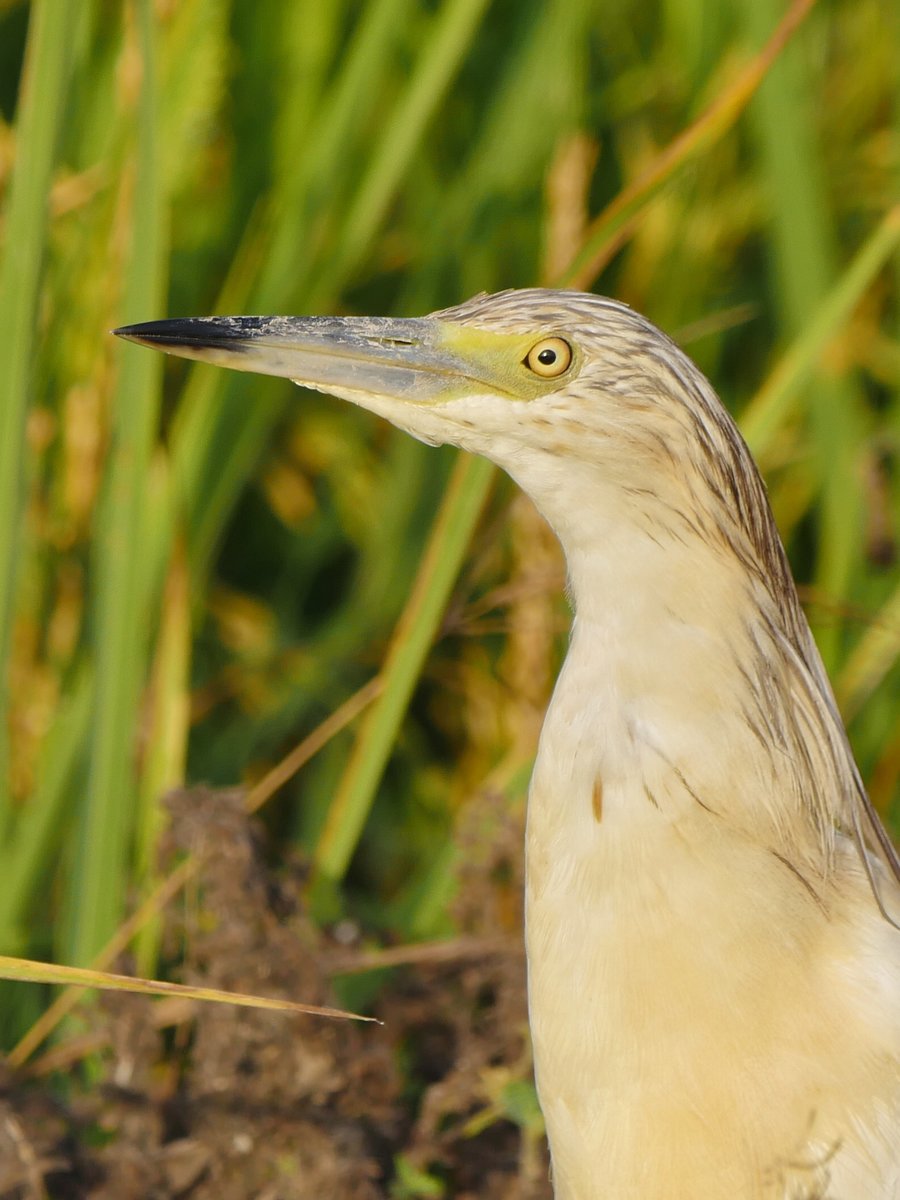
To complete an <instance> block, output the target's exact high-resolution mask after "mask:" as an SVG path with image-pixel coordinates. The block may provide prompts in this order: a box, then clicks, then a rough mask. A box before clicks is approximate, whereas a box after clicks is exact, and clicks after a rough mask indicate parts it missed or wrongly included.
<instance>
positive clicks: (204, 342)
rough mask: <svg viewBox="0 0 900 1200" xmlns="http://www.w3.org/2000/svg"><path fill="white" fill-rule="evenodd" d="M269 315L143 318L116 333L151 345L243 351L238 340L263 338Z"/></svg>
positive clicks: (130, 339) (128, 339) (130, 340)
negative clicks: (225, 347) (221, 347)
mask: <svg viewBox="0 0 900 1200" xmlns="http://www.w3.org/2000/svg"><path fill="white" fill-rule="evenodd" d="M270 320H271V318H269V317H176V318H174V319H170V320H166V321H143V322H142V323H141V324H139V325H122V326H120V327H119V328H118V329H114V330H113V331H112V332H113V333H114V334H115V335H116V337H120V338H125V339H126V341H129V342H140V343H143V344H144V345H148V346H159V347H160V348H165V347H166V346H197V347H201V346H210V347H212V346H221V345H227V346H228V348H229V349H230V350H239V349H240V345H238V344H236V343H240V342H246V341H248V340H250V339H252V338H254V337H259V336H260V334H262V333H264V332H265V329H266V326H267V325H268V324H269V322H270Z"/></svg>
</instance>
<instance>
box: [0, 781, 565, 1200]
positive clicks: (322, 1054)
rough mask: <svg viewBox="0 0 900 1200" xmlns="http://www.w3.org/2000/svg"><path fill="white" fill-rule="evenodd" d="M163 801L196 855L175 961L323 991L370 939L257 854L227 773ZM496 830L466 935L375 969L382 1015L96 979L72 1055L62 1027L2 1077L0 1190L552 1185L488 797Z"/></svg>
mask: <svg viewBox="0 0 900 1200" xmlns="http://www.w3.org/2000/svg"><path fill="white" fill-rule="evenodd" d="M171 807H172V814H173V820H172V829H171V835H170V837H171V847H170V854H171V856H172V860H173V861H174V858H175V856H177V855H178V854H180V853H183V852H184V851H185V850H189V851H191V852H193V853H198V852H199V853H200V854H201V855H202V859H203V864H204V865H203V866H202V869H201V873H200V877H199V887H197V888H195V889H191V891H190V892H189V894H188V902H187V903H186V904H182V905H175V906H172V909H173V912H172V915H170V916H169V917H167V926H166V930H165V935H164V945H165V946H166V948H167V951H168V953H169V954H170V955H174V956H175V957H176V958H177V959H179V960H181V961H183V962H184V964H185V965H184V966H183V967H182V968H181V978H183V979H184V980H185V981H186V982H191V983H204V984H208V985H210V986H214V987H220V988H229V989H237V990H241V991H247V992H259V993H264V994H267V995H275V996H287V997H290V998H291V999H297V1000H303V1001H305V1002H309V1003H315V1004H329V1003H333V1002H334V1001H335V994H334V992H333V990H332V979H333V978H334V977H335V974H336V972H337V971H338V970H339V969H340V971H342V972H345V973H346V972H348V971H350V970H358V969H359V968H360V967H361V966H363V965H364V964H365V962H366V961H369V960H370V959H369V957H368V956H371V953H372V951H371V948H370V947H365V948H364V947H363V945H362V943H359V944H350V945H349V946H348V945H347V944H346V941H347V934H348V929H347V927H346V926H344V927H342V928H341V929H339V930H337V931H332V933H329V934H327V935H326V934H324V933H322V932H321V931H319V930H318V929H317V928H316V927H315V926H314V925H313V924H312V923H311V921H310V920H309V919H308V918H307V917H306V916H305V915H304V912H303V909H302V905H301V903H300V900H299V897H300V896H301V895H302V866H299V867H298V868H297V870H296V871H294V872H292V871H289V870H285V868H284V866H283V865H281V866H280V867H279V868H278V869H277V870H273V869H272V868H271V866H269V865H268V864H267V863H266V860H265V856H264V853H263V846H262V840H261V838H260V836H259V831H258V829H257V827H255V826H254V824H253V822H252V821H250V820H248V818H247V817H246V815H245V812H244V805H243V798H242V796H241V795H240V794H239V793H223V792H212V791H208V790H203V789H194V790H192V791H191V792H186V793H181V794H179V795H177V796H175V797H173V800H172V805H171ZM482 827H483V826H482ZM495 834H496V836H492V838H491V845H490V846H489V847H488V848H487V849H485V846H484V844H483V842H481V841H479V843H478V845H477V846H476V845H475V843H474V841H473V846H472V851H473V852H472V853H471V854H469V855H466V856H465V857H466V861H467V863H468V864H469V865H468V866H467V868H466V870H467V871H468V872H469V877H468V878H466V879H464V880H463V881H462V887H461V888H460V900H459V902H458V905H459V908H458V912H457V914H456V916H457V919H458V923H459V926H460V928H461V929H462V930H463V931H464V936H463V937H461V938H460V939H459V941H457V942H454V943H449V944H448V945H447V946H446V947H443V948H434V949H428V950H426V951H425V952H424V954H423V955H421V957H422V958H423V959H424V961H419V962H407V963H406V964H405V965H401V966H398V967H395V968H393V969H392V970H391V971H390V973H389V975H388V976H387V979H386V982H385V984H384V986H383V988H382V990H381V991H380V992H379V994H378V998H377V1001H376V1003H375V1007H374V1015H376V1016H377V1017H379V1019H380V1020H382V1021H383V1024H381V1025H374V1024H357V1023H349V1022H336V1021H326V1020H323V1019H320V1018H314V1017H292V1016H285V1015H281V1014H275V1013H266V1012H261V1011H255V1010H248V1009H240V1008H233V1007H231V1006H224V1005H214V1004H209V1005H201V1006H194V1005H192V1004H186V1003H185V1002H184V1001H182V1000H180V999H179V1000H172V1001H169V1000H164V1001H153V1000H149V999H145V998H144V997H127V996H123V995H118V994H113V995H110V996H108V997H106V998H105V999H104V1000H103V1001H102V1002H101V1003H100V1005H99V1006H97V1007H96V1008H94V1009H93V1010H91V1011H90V1014H89V1027H88V1028H87V1030H86V1033H82V1037H84V1038H85V1041H84V1043H83V1044H84V1045H85V1046H86V1047H90V1048H92V1053H91V1054H90V1055H88V1056H87V1057H84V1058H83V1060H82V1059H81V1058H80V1057H79V1056H78V1055H77V1054H76V1053H75V1051H73V1049H72V1047H71V1046H69V1047H68V1048H67V1046H66V1044H65V1043H63V1046H62V1047H60V1048H58V1049H57V1050H56V1051H55V1053H56V1054H57V1055H60V1054H61V1055H62V1057H58V1058H57V1059H56V1060H55V1061H56V1063H57V1070H56V1071H55V1073H53V1074H46V1075H43V1074H42V1075H37V1076H36V1075H35V1073H34V1068H32V1070H31V1074H29V1073H28V1072H25V1073H22V1074H20V1075H19V1076H8V1077H7V1078H5V1079H4V1080H2V1085H3V1086H2V1095H0V1197H2V1198H3V1200H37V1198H38V1197H44V1196H48V1197H54V1198H55V1197H59V1198H61V1200H62V1198H65V1200H70V1198H71V1200H75V1198H80V1197H91V1198H92V1200H132V1198H134V1200H137V1198H141V1200H145V1198H146V1200H175V1198H176V1197H177V1198H186V1200H250V1198H253V1200H379V1198H381V1197H396V1198H403V1197H417V1196H423V1197H424V1196H444V1197H457V1198H459V1200H465V1198H469V1200H474V1198H475V1197H491V1198H492V1200H549V1197H550V1194H551V1193H550V1187H549V1184H548V1182H547V1162H546V1153H545V1149H544V1144H543V1139H542V1137H541V1134H540V1126H539V1118H538V1117H537V1116H536V1114H535V1112H534V1109H533V1098H532V1095H531V1092H530V1090H529V1081H530V1064H529V1059H528V1040H527V1025H526V1009H525V985H524V961H523V957H522V951H521V931H520V929H518V928H517V927H511V925H517V923H518V918H517V916H516V915H513V916H510V911H509V910H510V908H511V906H510V904H509V903H508V900H506V901H504V900H502V899H499V900H498V898H497V897H498V893H497V891H496V889H495V888H493V887H492V886H491V884H490V882H489V881H490V879H491V878H492V877H496V875H497V872H498V871H499V872H501V873H502V874H503V875H504V878H505V879H506V881H507V883H508V885H509V886H508V888H507V890H506V893H505V894H506V895H507V896H508V895H509V894H510V893H512V894H515V893H516V891H517V889H518V886H519V884H520V879H519V878H518V875H519V873H520V865H519V864H520V847H521V829H520V828H519V827H518V826H517V823H516V822H515V820H513V819H509V820H506V819H505V818H504V817H503V816H502V814H501V815H499V816H498V818H497V823H496V829H495ZM463 836H464V837H465V831H463ZM334 932H337V933H338V934H339V935H340V937H338V938H336V937H335V936H333V933H334ZM350 932H351V933H352V930H351V931H350ZM395 953H396V952H395ZM404 954H405V952H404V951H400V957H401V958H402V957H404ZM73 1036H74V1035H73ZM97 1047H100V1049H99V1050H98V1049H97ZM67 1049H68V1051H69V1052H70V1053H71V1054H72V1058H73V1061H69V1062H68V1063H67V1062H66V1052H67ZM76 1049H77V1047H76ZM49 1061H51V1062H52V1061H54V1060H49ZM47 1062H48V1060H45V1063H47Z"/></svg>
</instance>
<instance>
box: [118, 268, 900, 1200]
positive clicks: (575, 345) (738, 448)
mask: <svg viewBox="0 0 900 1200" xmlns="http://www.w3.org/2000/svg"><path fill="white" fill-rule="evenodd" d="M116 332H118V333H119V334H121V335H122V336H123V337H125V338H128V339H130V340H132V341H135V342H139V343H142V344H144V345H146V346H153V347H156V348H158V349H160V350H163V351H166V352H169V353H172V354H176V355H180V356H182V357H185V358H190V359H196V360H199V361H201V362H206V363H215V364H219V365H221V366H225V367H232V368H236V369H237V370H241V371H251V372H259V373H262V374H266V375H278V376H285V377H287V378H288V379H291V380H293V381H295V382H296V383H298V384H300V385H302V386H303V387H305V388H314V389H317V390H319V391H324V392H328V393H331V394H332V395H334V396H337V397H339V398H342V399H345V400H348V401H351V402H352V403H354V404H357V405H360V406H361V407H363V408H365V409H368V410H370V411H371V412H373V413H376V414H378V415H379V416H381V417H384V418H386V419H387V420H388V421H390V422H392V423H393V424H394V425H396V426H398V427H399V428H400V429H402V430H405V431H406V432H407V433H409V434H411V435H412V436H413V437H416V438H419V439H420V440H421V441H423V442H426V443H429V444H432V445H437V444H442V443H449V444H452V445H454V446H457V447H460V448H462V449H463V450H466V451H469V452H471V453H474V454H480V455H483V456H485V457H487V458H488V459H490V460H492V461H493V462H494V463H496V464H497V465H498V466H500V467H501V468H503V469H504V470H505V471H506V472H508V474H509V475H510V476H511V477H512V478H513V479H514V480H515V481H516V482H517V483H518V484H519V486H520V487H521V488H522V489H523V490H524V491H525V492H526V493H527V494H528V495H529V496H530V497H531V498H532V500H533V501H534V503H535V504H536V505H537V507H538V509H539V510H540V511H541V512H542V514H543V515H544V517H545V518H546V520H547V521H548V522H549V524H550V525H551V527H552V528H553V530H554V531H555V533H556V535H557V537H558V538H559V541H560V543H561V545H562V548H563V551H564V553H565V558H566V564H567V571H568V580H569V592H570V596H571V601H572V607H573V619H572V629H571V634H570V640H569V647H568V653H567V655H566V658H565V662H564V665H563V667H562V670H561V672H560V675H559V678H558V680H557V682H556V686H555V689H554V692H553V696H552V700H551V702H550V705H549V707H548V710H547V713H546V716H545V720H544V723H543V727H542V730H541V735H540V739H539V745H538V752H537V757H536V760H535V765H534V770H533V774H532V781H531V786H530V790H529V798H528V815H527V823H526V835H525V839H526V846H525V855H526V884H525V930H526V934H525V936H526V952H527V968H528V1001H529V1021H530V1027H531V1034H532V1040H533V1047H534V1064H535V1078H536V1086H537V1090H538V1096H539V1099H540V1103H541V1107H542V1110H543V1114H544V1118H545V1123H546V1129H547V1135H548V1139H549V1146H550V1154H551V1174H552V1181H553V1189H554V1194H555V1196H556V1197H557V1200H889V1198H891V1200H896V1198H897V1197H900V1136H898V1130H900V925H898V922H900V860H898V856H897V853H896V851H895V849H894V848H893V846H892V844H891V842H890V839H889V837H888V834H887V833H886V831H885V828H884V826H883V825H882V823H881V822H880V820H879V818H878V816H877V814H876V812H875V810H874V808H873V806H872V804H871V802H870V800H869V798H868V797H867V794H866V791H865V789H864V787H863V784H862V781H861V779H860V775H859V772H858V769H857V767H856V764H855V762H854V758H853V754H852V751H851V749H850V746H849V742H848V739H847V735H846V733H845V730H844V727H843V724H842V721H841V718H840V716H839V713H838V709H837V706H836V703H835V700H834V697H833V694H832V691H831V688H830V685H829V683H828V679H827V676H826V673H825V670H824V667H823V664H822V661H821V659H820V656H819V654H818V652H817V650H816V646H815V643H814V641H813V638H812V635H811V633H810V630H809V627H808V625H807V622H806V619H805V616H804V613H803V611H802V609H801V605H800V602H799V600H798V596H797V591H796V588H795V585H794V582H793V579H792V575H791V571H790V568H789V565H788V561H787V558H786V555H785V552H784V549H783V546H782V543H781V541H780V538H779V535H778V532H777V529H776V526H775V522H774V519H773V516H772V513H771V509H770V507H769V503H768V500H767V496H766V491H765V487H764V484H763V482H762V480H761V477H760V475H759V472H758V470H757V468H756V466H755V464H754V462H753V460H752V457H751V455H750V452H749V450H748V448H747V446H746V444H745V443H744V441H743V440H742V438H741V435H740V433H739V431H738V429H737V426H736V425H735V423H734V421H733V420H732V418H731V417H730V416H729V414H728V413H727V411H726V410H725V408H724V407H723V405H722V404H721V402H720V401H719V399H718V398H717V396H716V394H715V392H714V390H713V388H712V386H711V385H710V383H709V382H708V381H707V380H706V379H705V377H704V376H703V375H702V374H701V372H700V371H699V370H698V369H697V367H695V366H694V364H693V363H692V362H691V360H690V359H689V358H688V357H687V356H686V355H685V354H684V353H683V352H682V351H681V350H680V349H679V348H678V346H677V345H676V344H675V343H674V342H673V341H672V340H670V339H669V338H668V337H667V336H666V335H665V334H664V333H662V332H661V331H660V330H659V329H657V328H656V327H655V326H654V325H653V324H652V323H651V322H650V321H648V320H647V319H646V318H644V317H643V316H641V315H639V314H638V313H637V312H635V311H633V310H632V309H630V308H629V307H627V306H626V305H624V304H622V303H619V302H616V301H614V300H611V299H605V298H602V297H600V296H596V295H588V294H582V293H576V292H567V291H557V290H551V289H526V290H509V291H503V292H499V293H496V294H492V295H488V294H481V295H479V296H476V297H475V298H473V299H472V300H469V301H467V302H466V303H463V304H460V305H458V306H455V307H452V308H447V309H444V310H442V311H439V312H435V313H433V314H431V315H429V316H426V317H415V318H396V319H395V318H385V317H255V316H254V317H207V318H190V319H184V320H162V321H155V322H150V323H146V324H141V325H132V326H128V327H125V328H123V329H120V330H117V331H116Z"/></svg>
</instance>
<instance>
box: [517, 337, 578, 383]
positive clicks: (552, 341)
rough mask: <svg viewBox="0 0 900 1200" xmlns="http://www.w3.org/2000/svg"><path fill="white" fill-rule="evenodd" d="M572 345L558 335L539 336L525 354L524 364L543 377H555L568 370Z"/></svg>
mask: <svg viewBox="0 0 900 1200" xmlns="http://www.w3.org/2000/svg"><path fill="white" fill-rule="evenodd" d="M571 361H572V347H571V346H570V345H569V343H568V342H564V341H563V339H562V338H560V337H548V338H541V340H540V341H539V342H537V343H536V344H535V345H534V346H532V347H531V349H530V350H529V351H528V353H527V354H526V356H525V366H526V367H528V369H529V370H530V371H534V373H535V375H540V376H541V377H542V378H543V379H555V378H556V376H557V375H562V373H563V371H566V370H568V368H569V364H570V363H571Z"/></svg>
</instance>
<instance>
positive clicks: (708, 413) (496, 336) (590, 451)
mask: <svg viewBox="0 0 900 1200" xmlns="http://www.w3.org/2000/svg"><path fill="white" fill-rule="evenodd" d="M116 332H117V333H118V334H120V335H121V336H122V337H125V338H128V339H129V340H131V341H135V342H139V343H142V344H144V345H148V346H153V347H156V348H157V349H160V350H164V351H166V352H168V353H171V354H176V355H179V356H181V357H184V358H190V359H196V360H198V361H201V362H206V363H214V364H218V365H220V366H225V367H231V368H233V369H237V370H241V371H250V372H256V373H258V374H264V375H278V376H284V377H286V378H288V379H291V380H293V381H294V382H295V383H298V384H300V385H302V386H303V387H308V388H315V389H317V390H319V391H323V392H328V393H330V394H332V395H334V396H339V397H341V398H343V399H345V400H349V401H351V402H353V403H355V404H358V405H360V406H361V407H363V408H366V409H368V410H370V411H371V412H374V413H377V414H378V415H380V416H382V417H384V418H386V419H387V420H389V421H391V422H392V423H393V424H394V425H396V426H398V427H399V428H401V429H403V430H405V431H406V432H407V433H410V434H412V435H413V436H414V437H417V438H419V439H420V440H422V441H424V442H427V443H430V444H433V445H438V444H442V443H449V444H452V445H455V446H459V447H461V448H463V449H465V450H469V451H471V452H473V453H476V454H481V455H484V456H485V457H486V458H489V459H491V460H492V461H494V462H495V463H497V464H498V465H499V466H501V467H503V468H504V469H505V470H506V471H508V472H509V474H511V475H512V476H513V477H514V478H515V479H516V480H517V481H518V482H519V483H520V484H521V485H522V486H523V488H524V489H525V490H526V491H527V492H529V494H530V495H531V496H532V498H533V499H534V500H535V502H536V503H537V505H538V507H539V508H541V509H542V511H543V512H544V513H545V515H546V516H547V517H548V519H549V520H550V521H551V524H553V525H554V527H555V528H556V530H557V532H558V533H559V534H560V537H561V538H562V539H563V541H564V543H566V542H567V541H569V542H571V539H572V538H573V537H576V536H577V535H578V533H579V525H580V523H581V522H582V521H583V517H584V514H585V513H587V512H588V511H590V512H591V513H592V514H594V516H593V520H594V521H595V522H596V521H597V520H602V519H603V517H604V514H605V515H606V517H607V518H608V521H609V523H610V525H611V526H612V525H615V526H616V527H617V528H623V527H625V526H627V524H628V522H629V521H631V522H633V523H635V524H636V525H637V526H638V527H639V528H640V529H641V530H643V531H644V532H645V533H647V534H648V535H649V536H656V533H655V532H654V529H655V528H656V527H657V526H660V527H665V528H671V527H672V524H673V522H674V523H675V524H679V525H685V519H686V518H687V520H688V521H694V522H695V521H696V520H697V519H699V520H700V521H701V523H702V522H703V521H708V523H710V524H711V525H721V526H723V527H730V526H733V527H734V530H733V531H732V532H730V533H729V535H728V536H729V538H730V539H731V540H733V538H735V537H736V538H737V540H740V541H743V542H746V541H747V540H748V537H747V536H745V534H746V535H748V536H749V541H750V542H751V543H753V542H754V541H755V542H756V543H757V544H758V548H759V549H761V550H762V551H763V552H764V553H765V554H768V555H769V557H771V554H772V540H773V536H774V530H773V528H772V527H771V521H770V518H769V516H768V508H767V505H766V503H765V500H764V493H763V490H762V485H761V483H760V481H759V477H758V475H757V473H756V470H755V467H754V466H753V463H752V461H751V459H750V456H749V453H748V452H747V450H746V447H744V445H743V442H742V441H741V438H740V435H739V434H738V432H737V429H736V427H735V426H734V423H733V422H732V420H731V418H730V417H729V416H728V414H727V413H726V412H725V410H724V408H723V407H722V405H721V404H720V403H719V400H718V399H717V397H716V395H715V393H714V392H713V390H712V388H711V387H710V386H709V384H708V383H707V382H706V380H705V379H704V377H703V376H702V375H701V374H700V372H699V371H698V370H697V369H696V367H694V366H693V364H692V363H691V361H690V360H689V359H688V358H687V357H686V355H684V354H683V353H682V351H681V350H679V349H678V347H677V346H676V345H675V344H674V343H673V342H672V341H671V340H670V339H669V338H667V337H666V336H665V334H663V333H661V332H660V331H659V330H658V329H657V328H656V327H655V326H654V325H652V324H651V323H650V322H649V321H648V320H646V318H644V317H642V316H640V315H639V314H638V313H636V312H634V311H633V310H631V309H630V308H628V307H627V306H625V305H623V304H620V303H618V302H616V301H613V300H608V299H605V298H603V297H599V296H593V295H587V294H584V293H578V292H566V291H555V290H551V289H544V288H534V289H527V290H521V291H505V292H499V293H496V294H493V295H487V294H484V295H480V296H476V297H474V298H473V299H472V300H469V301H467V302H466V303H464V304H460V305H458V306H456V307H454V308H447V309H443V310H442V311H439V312H436V313H432V314H431V315H430V316H427V317H414V318H388V317H203V318H189V319H185V320H165V321H155V322H150V323H147V324H142V325H131V326H127V327H125V328H122V329H118V330H116ZM698 513H699V518H698V517H697V514H698ZM594 528H596V524H595V526H594ZM686 531H687V526H686V525H685V527H684V528H682V529H680V531H676V535H677V536H683V535H684V534H685V532H686ZM732 534H733V536H732ZM774 540H775V542H777V537H775V538H774ZM751 548H752V547H751ZM779 556H780V548H779V549H778V550H776V551H775V557H776V559H777V558H779ZM770 565H771V564H770ZM776 565H777V566H778V567H779V570H778V574H779V575H781V573H782V571H781V564H780V562H779V563H777V564H776Z"/></svg>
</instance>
